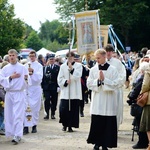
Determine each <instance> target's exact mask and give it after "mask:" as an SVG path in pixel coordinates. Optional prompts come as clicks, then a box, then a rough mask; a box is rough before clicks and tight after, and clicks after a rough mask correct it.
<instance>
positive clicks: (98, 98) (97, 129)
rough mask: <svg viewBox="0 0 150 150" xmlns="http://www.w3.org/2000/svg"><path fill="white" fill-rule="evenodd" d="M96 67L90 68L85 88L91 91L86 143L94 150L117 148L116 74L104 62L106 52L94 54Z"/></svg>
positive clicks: (98, 51) (100, 50) (112, 68)
mask: <svg viewBox="0 0 150 150" xmlns="http://www.w3.org/2000/svg"><path fill="white" fill-rule="evenodd" d="M95 58H96V61H97V63H96V65H95V66H94V67H93V68H91V70H90V74H89V77H88V79H87V87H88V88H89V89H91V90H92V101H91V107H90V114H91V127H90V132H89V136H88V139H87V143H91V144H95V145H94V150H99V147H100V146H102V150H108V149H107V148H108V147H110V148H113V147H117V120H116V116H117V100H116V98H115V89H116V88H117V86H118V82H117V80H116V79H117V78H118V72H117V70H116V68H115V67H113V66H111V65H109V64H108V63H107V62H106V51H105V50H104V49H99V50H97V51H96V52H95Z"/></svg>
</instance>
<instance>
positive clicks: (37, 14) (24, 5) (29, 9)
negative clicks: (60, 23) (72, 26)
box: [9, 0, 59, 31]
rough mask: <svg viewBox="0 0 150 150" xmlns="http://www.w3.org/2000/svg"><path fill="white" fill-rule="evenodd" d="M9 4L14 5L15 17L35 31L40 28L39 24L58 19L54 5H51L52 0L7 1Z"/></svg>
mask: <svg viewBox="0 0 150 150" xmlns="http://www.w3.org/2000/svg"><path fill="white" fill-rule="evenodd" d="M9 3H10V4H14V6H15V10H14V12H15V14H16V17H17V18H20V19H21V20H22V21H24V22H25V23H27V24H28V25H30V26H32V28H33V29H35V30H36V31H38V29H39V27H40V22H42V23H43V22H45V21H46V20H49V21H52V20H54V19H59V15H58V14H56V13H55V11H56V5H55V4H53V0H9Z"/></svg>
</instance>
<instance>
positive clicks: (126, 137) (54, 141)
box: [0, 89, 137, 150]
mask: <svg viewBox="0 0 150 150" xmlns="http://www.w3.org/2000/svg"><path fill="white" fill-rule="evenodd" d="M128 92H129V90H126V89H125V90H124V121H123V124H121V125H120V128H119V132H118V147H117V148H114V150H131V149H132V145H134V144H135V143H136V141H137V135H136V133H135V137H134V142H132V141H131V137H132V120H133V118H132V117H131V116H130V107H129V106H128V105H127V103H126V99H127V98H126V96H127V94H128ZM89 107H90V103H89V104H85V111H84V114H85V117H82V118H80V128H79V129H73V130H74V132H73V133H68V132H63V131H62V130H61V129H62V126H61V124H60V123H58V122H59V116H58V110H57V113H56V119H55V120H51V119H50V120H47V121H45V120H43V117H44V111H43V109H42V110H41V111H40V121H39V125H38V128H37V129H38V133H34V134H33V133H29V134H27V135H25V136H24V137H23V138H22V140H21V142H20V143H19V144H18V145H13V144H12V142H11V139H6V138H5V136H0V150H92V149H93V145H91V144H87V143H86V139H87V136H88V132H89V126H90V115H89ZM30 131H31V129H30Z"/></svg>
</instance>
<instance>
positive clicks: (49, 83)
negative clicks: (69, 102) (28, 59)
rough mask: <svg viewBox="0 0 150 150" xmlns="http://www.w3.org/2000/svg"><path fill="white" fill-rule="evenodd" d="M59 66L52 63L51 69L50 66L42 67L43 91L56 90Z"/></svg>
mask: <svg viewBox="0 0 150 150" xmlns="http://www.w3.org/2000/svg"><path fill="white" fill-rule="evenodd" d="M59 69H60V67H59V66H58V65H56V64H54V67H53V69H51V68H50V66H44V67H43V80H42V88H43V90H45V91H49V90H57V87H58V84H57V76H58V73H59Z"/></svg>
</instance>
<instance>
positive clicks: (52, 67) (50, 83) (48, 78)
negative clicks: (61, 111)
mask: <svg viewBox="0 0 150 150" xmlns="http://www.w3.org/2000/svg"><path fill="white" fill-rule="evenodd" d="M54 63H55V55H54V54H50V55H49V58H48V62H47V65H46V66H45V67H44V69H43V80H42V88H43V93H44V97H45V102H44V107H45V112H46V116H45V117H44V119H45V120H48V119H49V110H50V109H51V119H55V111H56V107H57V99H58V93H57V88H58V84H57V76H58V72H59V68H60V67H59V66H58V65H56V64H54Z"/></svg>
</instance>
